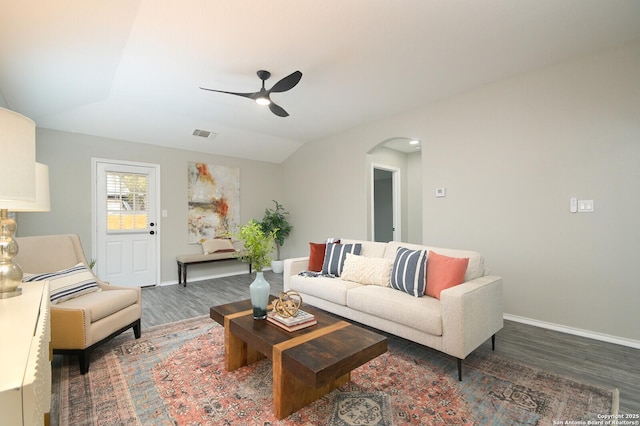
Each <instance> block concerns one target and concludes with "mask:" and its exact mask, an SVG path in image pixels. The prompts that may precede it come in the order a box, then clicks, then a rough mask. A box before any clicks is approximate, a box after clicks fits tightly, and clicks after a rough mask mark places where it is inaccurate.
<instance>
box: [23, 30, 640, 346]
mask: <svg viewBox="0 0 640 426" xmlns="http://www.w3.org/2000/svg"><path fill="white" fill-rule="evenodd" d="M639 75H640V41H637V42H636V43H633V44H629V45H626V46H623V47H621V48H619V49H615V50H611V51H607V52H600V53H598V54H594V55H591V56H587V57H584V58H580V59H576V60H572V61H568V62H564V63H561V64H558V65H556V66H553V67H548V68H545V69H542V70H539V71H536V72H532V73H528V74H524V75H521V76H518V77H516V78H512V79H509V80H504V81H501V82H497V83H494V84H490V85H486V86H484V87H482V88H479V89H477V90H474V91H470V92H466V93H462V94H459V95H458V96H455V97H452V98H449V99H445V100H442V101H440V102H436V103H433V104H431V105H429V106H426V107H424V108H421V109H419V110H416V111H412V112H410V113H406V114H402V115H399V116H396V117H391V118H388V119H385V120H380V121H377V122H375V123H371V124H369V125H366V126H362V127H359V128H356V129H352V130H350V131H347V132H344V133H341V134H338V135H334V136H332V137H330V138H326V139H324V140H320V141H316V142H313V143H308V144H306V145H304V146H303V147H301V148H300V149H299V150H298V151H296V152H295V153H294V154H293V155H292V156H291V157H290V158H288V159H287V160H286V161H285V162H284V163H283V164H282V165H275V164H271V163H261V162H255V161H247V160H240V159H234V158H226V157H217V156H211V155H204V154H199V153H193V152H188V151H180V150H172V149H165V148H160V147H152V146H149V145H143V144H135V143H128V142H123V141H115V140H107V139H101V138H95V137H90V136H84V135H77V134H72V133H64V132H56V131H50V130H44V129H39V130H38V133H37V140H38V142H37V143H38V146H37V157H38V161H40V162H43V163H45V164H48V165H49V168H50V174H51V185H52V191H51V194H52V211H51V212H50V213H23V214H20V215H18V227H19V230H18V233H19V234H20V235H36V234H50V233H61V232H74V233H78V234H80V235H81V238H82V241H83V244H84V245H85V251H86V250H87V248H88V247H91V238H92V235H91V229H90V227H91V225H90V224H91V201H90V194H91V187H90V159H91V157H100V158H108V159H122V160H128V161H141V162H148V163H157V164H160V165H161V174H162V187H161V197H162V198H161V199H162V209H167V210H168V211H169V217H168V218H166V219H162V222H161V225H162V232H163V235H162V280H163V281H171V280H174V281H175V279H176V271H175V260H174V259H175V255H176V254H178V253H187V252H196V251H197V250H199V248H198V247H196V246H191V245H188V244H187V243H186V239H187V237H186V164H187V162H189V161H202V162H207V163H211V164H220V165H228V166H237V167H240V169H241V172H240V174H241V197H242V198H241V209H242V211H241V216H242V217H241V219H242V221H243V222H244V221H246V220H248V219H249V218H251V217H256V218H260V217H262V213H263V210H264V207H266V206H270V205H271V200H272V199H277V200H278V201H280V202H281V203H283V204H284V205H285V207H286V208H287V209H288V210H289V211H290V212H291V216H290V218H291V222H292V223H293V225H294V226H295V228H294V230H293V233H292V235H291V237H290V238H289V239H288V240H287V241H286V243H285V245H284V247H283V255H284V256H285V257H292V256H299V255H306V254H308V250H309V249H308V243H309V242H310V241H322V240H324V239H325V238H327V237H329V236H332V237H351V238H361V239H366V238H367V236H368V233H369V232H370V226H369V221H368V217H369V212H370V210H369V194H370V193H369V191H368V190H369V185H370V176H369V172H370V168H369V163H368V161H367V158H366V157H367V155H366V154H367V152H369V151H370V150H371V149H372V148H374V147H375V146H376V145H377V144H378V143H379V142H380V141H383V140H387V139H390V138H394V137H397V136H398V135H412V136H413V137H416V138H419V139H421V140H422V141H423V152H422V159H421V161H422V168H421V176H422V185H421V187H422V240H423V242H425V243H427V244H430V245H435V246H444V247H455V248H468V249H475V250H478V251H480V252H481V253H483V254H484V255H485V257H486V262H487V267H488V268H490V269H491V272H492V273H494V274H497V275H501V276H503V277H504V282H505V295H504V298H505V311H506V312H507V314H510V315H512V316H518V317H522V318H524V319H531V320H534V321H538V322H542V323H545V322H546V323H549V324H550V325H560V326H562V327H564V328H574V329H576V330H578V331H580V330H587V331H589V332H590V333H591V334H602V335H604V336H617V337H618V338H620V339H629V340H630V341H633V342H634V343H636V344H637V342H640V329H639V328H638V324H640V309H638V302H639V301H640V286H639V285H638V278H637V272H636V269H637V268H635V263H636V262H637V257H638V254H640V230H639V225H638V219H637V217H638V214H637V212H638V211H639V210H640V197H639V195H640V125H639V124H638V123H640V79H639V78H638V76H639ZM439 187H446V188H447V197H446V198H435V197H434V191H435V189H436V188H439ZM571 197H577V198H580V199H593V200H595V212H594V213H589V214H587V213H583V214H571V213H569V199H570V198H571ZM89 255H90V254H89ZM232 268H236V269H234V270H238V271H239V270H244V265H238V266H233V267H232ZM195 276H197V275H195V271H194V277H195Z"/></svg>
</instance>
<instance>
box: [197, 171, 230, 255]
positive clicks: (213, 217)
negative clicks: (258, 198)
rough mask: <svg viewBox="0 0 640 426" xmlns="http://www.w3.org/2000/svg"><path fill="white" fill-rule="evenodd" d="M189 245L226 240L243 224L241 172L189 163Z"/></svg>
mask: <svg viewBox="0 0 640 426" xmlns="http://www.w3.org/2000/svg"><path fill="white" fill-rule="evenodd" d="M188 175H189V184H188V194H189V195H188V197H189V200H188V232H189V236H188V238H189V244H199V243H201V242H202V241H204V240H209V239H212V238H216V237H219V238H220V237H225V236H228V235H229V234H234V233H236V232H237V229H238V226H239V223H240V169H238V168H234V167H226V166H214V165H211V164H205V163H189V164H188Z"/></svg>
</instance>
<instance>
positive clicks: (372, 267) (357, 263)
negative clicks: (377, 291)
mask: <svg viewBox="0 0 640 426" xmlns="http://www.w3.org/2000/svg"><path fill="white" fill-rule="evenodd" d="M392 268H393V259H385V258H382V257H367V256H358V255H355V254H351V253H347V258H346V259H345V260H344V266H343V268H342V273H341V274H340V278H342V279H343V280H347V281H353V282H356V283H360V284H373V285H379V286H383V287H389V282H390V280H391V269H392Z"/></svg>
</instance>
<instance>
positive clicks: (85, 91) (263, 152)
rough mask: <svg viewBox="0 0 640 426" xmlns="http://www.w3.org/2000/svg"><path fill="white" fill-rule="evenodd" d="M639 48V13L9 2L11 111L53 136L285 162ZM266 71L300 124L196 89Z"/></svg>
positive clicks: (508, 3) (5, 12)
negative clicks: (390, 121)
mask: <svg viewBox="0 0 640 426" xmlns="http://www.w3.org/2000/svg"><path fill="white" fill-rule="evenodd" d="M637 38H640V1H637V0H535V1H534V0H446V1H445V0H402V1H391V0H326V1H294V0H270V1H259V0H234V1H224V0H111V1H104V0H20V1H10V0H2V2H1V5H0V105H3V104H4V105H5V106H6V107H8V108H10V109H13V110H15V111H17V112H20V113H22V114H24V115H26V116H28V117H30V118H32V119H33V120H34V121H35V122H36V124H37V125H38V127H42V128H50V129H57V130H63V131H69V132H77V133H84V134H89V135H97V136H103V137H108V138H116V139H122V140H128V141H135V142H142V143H147V144H155V145H162V146H169V147H177V148H182V149H188V150H195V151H202V152H207V153H213V154H219V155H229V156H234V157H240V158H250V159H257V160H264V161H270V162H275V163H279V162H282V161H284V160H285V159H286V158H287V157H288V156H289V155H291V154H292V153H293V152H294V151H295V150H296V149H298V148H299V147H300V146H301V145H302V144H304V143H306V142H309V141H313V140H317V139H321V138H324V137H327V136H329V135H331V134H335V133H338V132H341V131H344V130H347V129H349V128H353V127H356V126H359V125H362V124H365V123H367V122H372V121H375V120H378V119H380V118H383V117H387V116H390V115H393V114H398V113H401V112H403V111H407V110H411V109H414V108H417V107H419V106H421V105H424V104H427V103H429V102H432V101H435V100H437V99H441V98H444V97H448V96H451V95H454V94H456V93H460V92H463V91H465V90H469V89H472V88H474V87H478V86H481V85H484V84H487V83H490V82H493V81H497V80H500V79H504V78H508V77H510V76H513V75H517V74H519V73H523V72H527V71H529V70H532V69H537V68H541V67H545V66H547V65H550V64H554V63H557V62H560V61H563V60H565V59H568V58H571V57H576V56H580V55H586V54H589V53H592V52H595V51H598V50H601V49H606V48H610V47H613V46H615V45H618V44H621V43H624V42H627V41H630V40H633V39H637ZM260 69H265V70H268V71H270V72H271V73H272V77H271V79H269V80H267V83H266V87H267V88H269V87H271V85H273V84H274V83H275V82H277V81H278V80H279V79H281V78H283V77H285V76H286V75H288V74H290V73H291V72H293V71H295V70H300V71H301V72H302V73H303V77H302V80H301V81H300V83H299V84H298V85H297V86H296V87H295V88H293V89H292V90H290V91H288V92H285V93H275V94H273V95H272V100H273V101H274V102H276V103H277V104H278V105H280V106H282V107H283V108H284V109H286V110H287V111H288V112H289V114H290V116H289V117H286V118H281V117H277V116H275V115H274V114H272V113H271V112H270V111H269V109H268V108H266V107H263V106H259V105H257V104H255V103H254V102H253V101H252V100H250V99H246V98H242V97H238V96H231V95H227V94H221V93H214V92H206V91H203V90H200V89H199V86H206V87H210V88H215V89H220V90H226V91H233V92H254V91H257V90H258V89H259V88H260V80H259V79H258V77H257V76H256V71H258V70H260ZM195 129H202V130H207V131H211V132H214V133H215V136H214V137H210V138H201V137H196V136H193V135H192V133H193V131H194V130H195Z"/></svg>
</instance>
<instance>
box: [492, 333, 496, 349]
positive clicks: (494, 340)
mask: <svg viewBox="0 0 640 426" xmlns="http://www.w3.org/2000/svg"><path fill="white" fill-rule="evenodd" d="M491 350H492V351H495V350H496V335H495V334H494V335H493V336H491Z"/></svg>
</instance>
